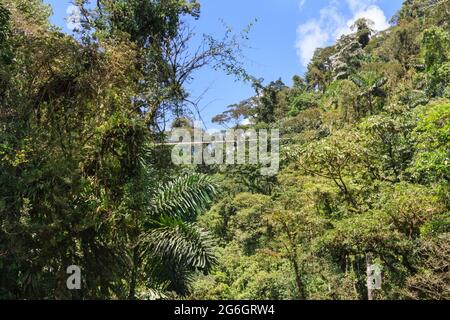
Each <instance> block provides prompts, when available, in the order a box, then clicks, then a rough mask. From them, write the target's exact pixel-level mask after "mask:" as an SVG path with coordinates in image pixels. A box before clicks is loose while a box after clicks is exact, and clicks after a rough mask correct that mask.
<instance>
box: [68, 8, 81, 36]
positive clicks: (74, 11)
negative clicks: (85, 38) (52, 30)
mask: <svg viewBox="0 0 450 320" xmlns="http://www.w3.org/2000/svg"><path fill="white" fill-rule="evenodd" d="M66 13H67V18H66V23H67V29H69V30H72V31H73V30H79V29H81V10H80V8H79V7H78V6H75V5H73V4H71V5H70V6H69V7H68V8H67V10H66Z"/></svg>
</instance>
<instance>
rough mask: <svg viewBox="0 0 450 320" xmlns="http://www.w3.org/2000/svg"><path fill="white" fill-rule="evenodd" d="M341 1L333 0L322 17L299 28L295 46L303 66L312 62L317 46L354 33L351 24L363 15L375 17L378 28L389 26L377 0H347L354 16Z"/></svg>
mask: <svg viewBox="0 0 450 320" xmlns="http://www.w3.org/2000/svg"><path fill="white" fill-rule="evenodd" d="M340 3H341V4H342V2H340ZM340 3H339V1H337V0H331V1H330V3H329V4H328V5H327V6H326V7H324V8H322V9H321V10H320V16H319V17H318V18H315V19H311V20H309V21H307V22H305V23H304V24H301V25H300V26H299V27H298V28H297V41H296V45H295V47H296V49H297V54H298V56H299V59H300V62H301V63H302V65H303V66H305V67H306V66H307V65H308V63H309V61H310V60H311V58H312V56H313V55H314V51H315V50H316V49H317V48H321V47H324V46H326V45H328V44H330V43H331V42H333V41H335V40H337V39H338V38H339V37H341V36H342V35H344V34H349V33H351V32H352V30H351V26H352V25H353V24H354V23H355V21H356V20H358V19H360V18H367V19H370V20H372V21H373V22H374V29H375V30H376V31H382V30H385V29H387V28H389V23H388V20H387V18H386V15H385V14H384V12H383V10H381V8H380V7H379V6H377V5H376V0H346V2H345V4H346V5H347V9H348V11H349V12H350V16H348V15H345V13H343V12H342V8H340V7H339V4H340Z"/></svg>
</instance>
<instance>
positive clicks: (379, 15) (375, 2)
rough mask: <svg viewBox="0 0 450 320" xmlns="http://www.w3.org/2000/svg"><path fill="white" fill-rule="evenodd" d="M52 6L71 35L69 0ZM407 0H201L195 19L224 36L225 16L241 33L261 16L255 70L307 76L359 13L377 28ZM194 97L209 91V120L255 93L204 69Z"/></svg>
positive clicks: (252, 44) (251, 63)
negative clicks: (316, 55) (320, 52)
mask: <svg viewBox="0 0 450 320" xmlns="http://www.w3.org/2000/svg"><path fill="white" fill-rule="evenodd" d="M44 2H46V3H49V4H51V5H52V8H53V17H52V22H53V23H54V24H55V25H58V26H60V27H62V28H63V30H64V31H65V32H68V33H70V30H68V28H67V23H66V20H65V19H66V17H67V9H68V7H69V6H70V3H71V1H70V0H44ZM402 2H403V1H402V0H339V1H338V0H200V3H201V5H202V12H201V17H200V19H199V20H198V21H195V22H194V23H193V27H194V29H195V31H196V32H197V33H198V34H203V33H208V34H212V35H214V36H216V37H218V38H220V37H221V36H223V34H224V31H225V30H224V27H223V23H222V22H221V20H223V21H224V22H225V23H226V24H227V25H229V26H231V27H232V28H233V30H234V31H236V32H239V31H241V30H242V29H244V28H245V27H246V26H247V25H248V24H249V23H250V22H252V21H254V20H255V19H257V20H258V21H257V22H256V24H255V25H254V26H253V28H252V30H251V32H250V40H249V42H248V43H247V45H248V46H249V48H248V49H246V51H245V56H246V58H247V60H246V67H247V70H248V71H249V73H250V74H252V75H253V76H255V77H257V78H264V79H265V81H266V82H269V81H271V80H276V79H278V78H280V77H281V78H282V79H283V81H284V82H285V83H287V84H291V79H292V76H294V75H295V74H300V75H301V74H303V73H304V72H305V66H306V65H307V62H308V61H309V59H310V57H311V55H312V53H313V52H314V49H315V48H317V47H323V46H326V45H329V44H331V43H333V42H334V41H335V40H336V38H338V37H339V36H340V35H342V34H345V33H348V32H350V29H349V26H350V25H351V24H352V22H353V21H354V20H356V19H357V18H360V17H366V18H370V19H372V20H373V21H374V22H375V28H376V29H378V30H382V29H385V28H387V27H388V22H389V20H390V18H391V17H392V16H393V15H394V14H395V12H396V11H397V10H398V9H399V8H400V6H401V4H402ZM189 89H190V91H191V92H192V99H193V100H195V98H196V97H198V96H200V95H202V93H204V91H205V90H206V89H208V91H207V92H206V94H205V95H204V96H203V98H202V100H201V102H200V108H201V109H204V110H203V118H204V120H205V122H206V124H207V125H208V126H209V125H210V122H209V120H210V119H211V118H212V117H213V116H214V115H216V114H218V113H220V112H222V111H223V110H225V108H226V106H228V105H230V104H233V103H236V102H239V101H241V100H243V99H245V98H248V97H250V96H252V95H253V91H252V89H251V87H250V85H249V84H245V83H242V82H237V81H235V79H233V78H232V77H229V76H224V74H222V73H220V72H215V71H213V70H209V69H204V70H202V71H200V72H197V73H196V74H195V80H194V81H193V82H192V83H191V84H190V85H189Z"/></svg>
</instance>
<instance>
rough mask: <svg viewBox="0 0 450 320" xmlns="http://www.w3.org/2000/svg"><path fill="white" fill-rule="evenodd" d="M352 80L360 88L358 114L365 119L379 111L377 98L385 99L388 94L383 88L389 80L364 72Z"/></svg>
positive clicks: (373, 73)
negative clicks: (366, 116)
mask: <svg viewBox="0 0 450 320" xmlns="http://www.w3.org/2000/svg"><path fill="white" fill-rule="evenodd" d="M351 80H352V81H353V83H354V84H355V85H357V86H358V88H359V90H360V93H359V98H360V100H359V104H358V110H357V114H358V116H359V117H364V116H365V115H368V114H373V113H374V112H376V111H377V109H378V108H377V105H376V98H384V97H385V96H386V93H385V92H384V90H383V86H384V85H385V84H386V82H387V79H386V78H385V77H382V76H380V75H378V74H376V73H375V72H362V73H359V74H358V75H354V76H352V77H351Z"/></svg>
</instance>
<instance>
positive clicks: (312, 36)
mask: <svg viewBox="0 0 450 320" xmlns="http://www.w3.org/2000/svg"><path fill="white" fill-rule="evenodd" d="M297 35H298V37H299V38H300V39H301V40H300V41H298V42H297V45H296V47H297V53H298V55H299V57H300V61H301V62H302V65H304V66H307V65H308V62H309V61H310V60H311V58H312V56H313V55H314V50H315V49H316V48H320V47H323V46H324V45H326V44H327V42H328V39H329V37H328V34H327V33H326V32H325V31H324V30H322V28H321V26H320V24H319V23H318V22H317V21H315V20H311V21H309V22H307V23H305V24H302V25H300V26H299V27H298V29H297Z"/></svg>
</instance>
